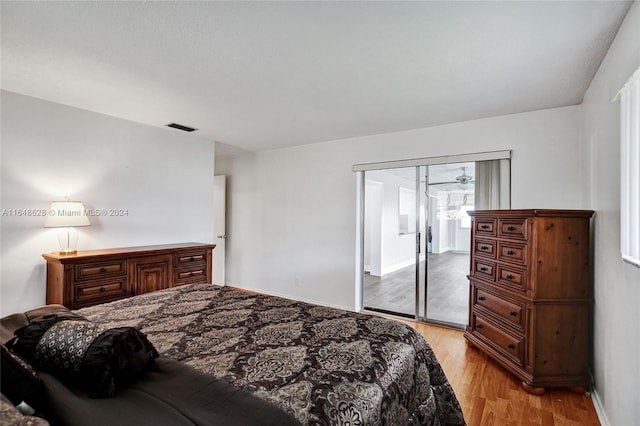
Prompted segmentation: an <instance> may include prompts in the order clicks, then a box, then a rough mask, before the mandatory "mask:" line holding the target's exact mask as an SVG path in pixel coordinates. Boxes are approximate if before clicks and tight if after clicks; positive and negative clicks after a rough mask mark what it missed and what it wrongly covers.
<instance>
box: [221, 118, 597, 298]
mask: <svg viewBox="0 0 640 426" xmlns="http://www.w3.org/2000/svg"><path fill="white" fill-rule="evenodd" d="M580 112H581V109H580V107H566V108H558V109H551V110H544V111H537V112H531V113H524V114H516V115H510V116H504V117H496V118H490V119H485V120H476V121H470V122H463V123H455V124H450V125H446V126H439V127H432V128H427V129H418V130H412V131H406V132H398V133H390V134H383V135H375V136H368V137H361V138H353V139H347V140H339V141H332V142H326V143H319V144H313V145H306V146H299V147H295V148H288V149H280V150H274V151H267V152H260V153H252V154H246V155H244V156H242V155H241V156H238V157H235V158H230V159H228V160H225V161H220V162H218V163H217V164H224V166H222V167H224V170H225V171H224V173H227V174H229V175H230V185H229V188H228V190H229V192H230V194H229V198H230V200H231V201H230V206H229V207H230V209H229V214H228V217H230V218H231V219H230V222H231V223H230V232H229V235H230V238H229V240H228V245H227V250H228V262H227V267H228V269H227V279H228V283H230V284H231V285H234V286H238V287H243V288H247V289H253V290H258V291H264V292H266V293H271V294H277V295H284V296H287V297H291V298H295V299H299V300H306V301H311V302H315V303H321V304H325V305H330V306H339V307H344V308H347V309H354V308H355V307H356V300H355V298H356V291H354V283H355V270H354V267H355V247H356V240H355V239H356V203H357V200H356V174H355V173H354V172H352V171H351V170H352V166H353V164H356V163H365V162H375V161H385V160H395V159H406V158H416V157H430V156H439V155H453V154H463V153H471V152H482V151H492V150H504V149H512V150H513V163H512V171H513V173H512V191H513V197H512V206H513V208H535V207H537V208H543V207H544V208H586V207H588V206H587V205H586V197H585V194H584V192H583V191H582V189H583V186H582V182H583V180H584V179H586V177H587V169H586V167H585V164H583V162H582V160H583V159H584V154H583V147H582V145H581V141H580V137H579V136H580V131H579V128H580V117H581V115H580ZM218 172H220V173H223V171H221V170H218Z"/></svg>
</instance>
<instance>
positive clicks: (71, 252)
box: [58, 250, 78, 256]
mask: <svg viewBox="0 0 640 426" xmlns="http://www.w3.org/2000/svg"><path fill="white" fill-rule="evenodd" d="M58 254H59V255H60V256H73V255H74V254H78V250H60V251H59V252H58Z"/></svg>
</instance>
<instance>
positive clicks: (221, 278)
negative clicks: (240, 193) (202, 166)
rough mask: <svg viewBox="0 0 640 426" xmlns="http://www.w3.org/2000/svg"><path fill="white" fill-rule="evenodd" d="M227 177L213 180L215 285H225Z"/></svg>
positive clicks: (222, 176)
mask: <svg viewBox="0 0 640 426" xmlns="http://www.w3.org/2000/svg"><path fill="white" fill-rule="evenodd" d="M226 197H227V177H226V176H225V175H219V176H214V178H213V232H214V235H215V236H216V239H215V245H216V248H215V249H213V262H212V263H213V284H217V285H225V284H226V278H225V251H226V245H227V233H226V211H227V207H226V206H227V203H226Z"/></svg>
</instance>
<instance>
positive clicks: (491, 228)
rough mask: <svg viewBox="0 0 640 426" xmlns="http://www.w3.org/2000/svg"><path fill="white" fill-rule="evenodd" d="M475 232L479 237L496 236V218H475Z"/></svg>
mask: <svg viewBox="0 0 640 426" xmlns="http://www.w3.org/2000/svg"><path fill="white" fill-rule="evenodd" d="M474 228H475V232H476V235H477V236H478V237H480V236H487V237H495V236H496V220H495V219H483V218H478V219H475V226H474Z"/></svg>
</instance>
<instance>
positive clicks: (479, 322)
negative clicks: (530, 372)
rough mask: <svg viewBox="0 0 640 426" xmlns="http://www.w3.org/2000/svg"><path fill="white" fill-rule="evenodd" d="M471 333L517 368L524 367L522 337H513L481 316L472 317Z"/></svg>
mask: <svg viewBox="0 0 640 426" xmlns="http://www.w3.org/2000/svg"><path fill="white" fill-rule="evenodd" d="M473 324H474V326H473V333H474V334H475V335H476V336H478V337H480V338H481V339H482V340H483V341H485V342H486V343H488V344H489V345H490V346H492V347H493V348H495V349H496V350H498V351H500V352H501V353H503V354H504V355H506V356H507V357H508V358H510V359H511V360H512V361H513V362H515V363H516V364H518V365H519V366H523V365H524V343H525V342H524V337H516V336H513V335H511V334H509V333H507V332H505V331H503V330H501V329H500V328H498V327H496V326H495V325H493V324H491V323H490V322H489V321H487V320H486V319H485V318H484V317H482V316H481V315H475V314H474V316H473Z"/></svg>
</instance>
